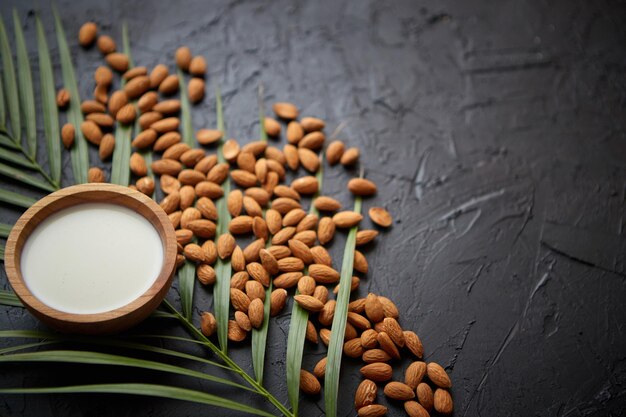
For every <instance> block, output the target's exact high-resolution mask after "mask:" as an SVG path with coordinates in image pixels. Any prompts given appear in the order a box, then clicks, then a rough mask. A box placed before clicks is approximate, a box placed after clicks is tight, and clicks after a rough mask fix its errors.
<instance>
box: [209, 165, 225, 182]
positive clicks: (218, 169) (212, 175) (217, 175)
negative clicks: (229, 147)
mask: <svg viewBox="0 0 626 417" xmlns="http://www.w3.org/2000/svg"><path fill="white" fill-rule="evenodd" d="M228 171H229V166H228V164H227V163H226V162H223V163H221V164H217V165H215V166H214V167H213V168H211V170H210V171H209V172H208V173H207V175H206V178H207V180H209V181H211V182H214V183H216V184H221V183H223V182H224V180H226V178H227V177H228Z"/></svg>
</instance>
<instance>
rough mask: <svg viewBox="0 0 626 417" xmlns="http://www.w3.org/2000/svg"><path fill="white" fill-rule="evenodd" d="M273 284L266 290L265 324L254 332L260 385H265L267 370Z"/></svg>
mask: <svg viewBox="0 0 626 417" xmlns="http://www.w3.org/2000/svg"><path fill="white" fill-rule="evenodd" d="M272 287H273V286H272V283H271V282H270V286H269V287H267V289H266V290H265V302H264V304H263V324H262V325H261V327H260V328H259V329H253V330H252V367H253V368H254V375H255V376H256V381H257V382H258V383H259V384H263V371H264V369H265V348H266V345H267V331H268V329H269V325H270V307H271V303H272V302H271V299H272Z"/></svg>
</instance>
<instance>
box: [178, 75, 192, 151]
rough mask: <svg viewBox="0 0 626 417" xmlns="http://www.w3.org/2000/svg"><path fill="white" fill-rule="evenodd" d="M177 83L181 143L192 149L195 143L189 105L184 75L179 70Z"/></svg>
mask: <svg viewBox="0 0 626 417" xmlns="http://www.w3.org/2000/svg"><path fill="white" fill-rule="evenodd" d="M178 82H179V88H178V90H179V91H180V116H181V119H182V123H181V127H182V136H183V142H184V143H186V144H187V145H189V146H191V147H193V146H195V141H194V140H193V126H192V124H191V104H190V103H189V97H187V85H186V84H185V74H183V71H182V70H181V69H180V68H179V69H178Z"/></svg>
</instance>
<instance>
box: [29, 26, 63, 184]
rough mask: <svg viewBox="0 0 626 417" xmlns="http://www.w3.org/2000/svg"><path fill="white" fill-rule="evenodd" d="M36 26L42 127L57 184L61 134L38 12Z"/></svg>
mask: <svg viewBox="0 0 626 417" xmlns="http://www.w3.org/2000/svg"><path fill="white" fill-rule="evenodd" d="M35 23H36V26H37V50H38V52H39V76H40V80H41V86H40V88H41V105H42V108H43V127H44V131H45V133H46V146H47V150H48V163H49V165H50V176H51V177H52V179H53V180H54V181H56V183H57V184H60V182H61V134H60V130H59V110H58V109H57V105H56V99H55V88H54V85H55V82H54V71H53V70H52V62H51V60H50V51H49V49H48V41H47V40H46V33H45V31H44V28H43V25H42V24H41V19H40V18H39V14H37V15H35Z"/></svg>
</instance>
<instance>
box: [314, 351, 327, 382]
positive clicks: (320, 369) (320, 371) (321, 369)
mask: <svg viewBox="0 0 626 417" xmlns="http://www.w3.org/2000/svg"><path fill="white" fill-rule="evenodd" d="M327 361H328V359H327V358H326V356H324V357H323V358H322V359H320V360H319V361H318V362H317V363H316V364H315V367H314V368H313V375H315V376H316V377H318V378H320V379H321V378H324V375H325V374H326V362H327Z"/></svg>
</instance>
